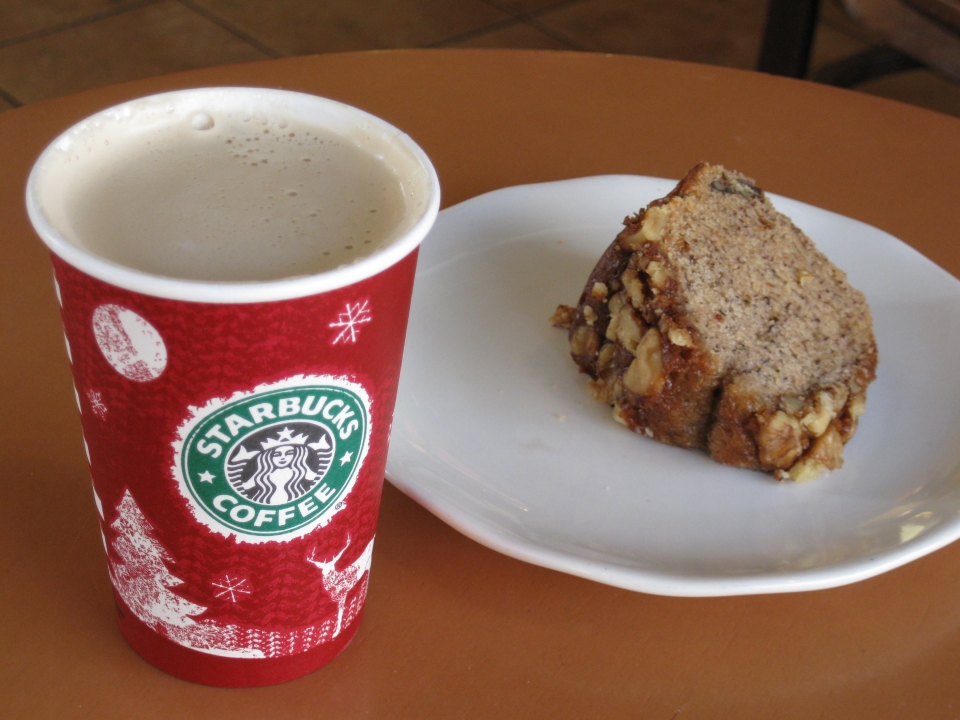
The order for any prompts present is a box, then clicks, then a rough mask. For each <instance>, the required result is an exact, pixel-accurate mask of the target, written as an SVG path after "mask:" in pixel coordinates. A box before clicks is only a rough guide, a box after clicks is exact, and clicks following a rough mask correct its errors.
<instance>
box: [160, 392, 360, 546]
mask: <svg viewBox="0 0 960 720" xmlns="http://www.w3.org/2000/svg"><path fill="white" fill-rule="evenodd" d="M369 436H370V401H369V398H368V396H367V393H366V392H365V391H364V390H363V388H362V387H360V386H359V385H357V384H356V383H352V382H349V381H347V380H345V379H343V378H335V377H326V376H324V377H302V376H301V377H296V378H289V379H287V380H283V381H281V382H279V383H273V384H271V385H266V386H261V387H258V388H257V389H256V390H254V391H253V392H250V393H238V394H237V395H235V396H234V397H232V398H230V399H229V400H227V401H223V400H214V401H211V402H210V403H208V404H207V406H206V407H204V408H200V409H198V410H197V411H196V412H195V414H194V416H193V417H192V418H191V419H190V420H188V421H187V422H186V423H185V424H184V425H183V426H182V427H181V429H180V438H179V439H178V441H177V442H176V443H175V444H174V446H175V450H176V453H175V455H176V457H175V465H174V474H175V475H176V477H177V479H178V480H179V485H180V491H181V493H182V494H183V495H184V496H185V497H186V498H187V500H188V501H189V502H190V504H191V507H192V509H193V513H194V516H195V517H196V518H197V519H198V520H199V521H200V522H202V523H204V524H205V525H207V526H208V527H210V528H211V529H213V530H215V531H217V532H219V533H221V534H230V533H233V534H236V536H237V539H238V540H241V541H244V542H269V541H278V540H290V539H292V538H295V537H300V536H301V535H305V534H306V533H308V532H310V531H311V530H313V529H314V528H316V527H317V526H320V525H326V524H327V523H328V522H329V521H330V518H332V517H333V515H335V514H336V513H337V512H338V511H339V510H341V509H342V508H343V507H344V498H345V497H346V495H347V493H348V492H349V491H350V489H351V487H353V483H354V481H355V480H356V477H357V472H358V471H359V469H360V466H361V464H362V463H363V460H364V457H365V455H366V452H367V445H368V441H369Z"/></svg>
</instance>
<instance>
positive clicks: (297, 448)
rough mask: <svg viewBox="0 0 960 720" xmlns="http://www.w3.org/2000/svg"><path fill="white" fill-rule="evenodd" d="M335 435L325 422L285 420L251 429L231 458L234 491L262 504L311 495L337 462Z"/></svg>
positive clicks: (229, 471)
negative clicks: (280, 423) (270, 425)
mask: <svg viewBox="0 0 960 720" xmlns="http://www.w3.org/2000/svg"><path fill="white" fill-rule="evenodd" d="M335 454H336V439H335V437H334V434H333V432H332V431H331V430H330V429H329V428H327V427H326V426H325V425H321V424H320V423H316V422H310V421H299V422H292V423H285V424H282V425H280V426H279V427H278V426H274V427H268V428H263V429H262V430H261V431H260V432H256V433H251V434H250V435H248V436H247V437H246V438H244V441H243V442H242V443H238V444H237V446H236V447H235V448H234V449H233V452H232V453H231V454H230V456H229V457H228V458H227V462H226V475H227V480H228V482H229V483H230V485H231V486H232V487H233V489H234V490H235V491H236V492H237V493H239V494H240V495H242V496H244V497H245V498H247V499H248V500H250V501H252V502H255V503H257V504H259V505H284V504H286V503H289V502H291V501H293V500H297V499H298V498H301V497H303V496H304V495H306V494H307V493H308V492H310V490H312V489H313V488H314V487H315V486H316V485H317V483H319V482H320V481H321V480H322V479H323V477H324V475H326V474H327V471H328V470H329V468H330V465H331V464H332V463H333V458H334V455H335Z"/></svg>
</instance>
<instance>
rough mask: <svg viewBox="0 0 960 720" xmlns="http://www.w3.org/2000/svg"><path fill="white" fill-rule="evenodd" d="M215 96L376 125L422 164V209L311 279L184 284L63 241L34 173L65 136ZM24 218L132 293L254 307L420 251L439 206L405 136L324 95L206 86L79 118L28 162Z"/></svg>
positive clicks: (71, 257) (55, 247) (70, 258)
mask: <svg viewBox="0 0 960 720" xmlns="http://www.w3.org/2000/svg"><path fill="white" fill-rule="evenodd" d="M222 93H248V94H249V93H253V94H255V95H257V96H261V97H263V96H265V97H267V98H269V99H270V101H271V102H272V103H274V104H276V103H280V104H281V106H282V107H295V108H297V109H299V110H302V111H304V112H306V111H309V110H310V109H311V108H312V109H314V110H317V111H321V110H322V111H326V112H331V111H332V112H336V113H338V114H341V115H346V116H349V117H350V118H351V119H355V120H356V122H357V123H362V124H367V125H370V126H373V127H375V128H378V129H379V130H380V131H381V132H382V133H384V135H385V136H387V137H389V138H390V139H391V140H395V141H397V142H399V143H400V144H401V145H402V146H404V147H405V148H406V149H407V151H408V152H410V153H411V154H412V155H413V156H414V157H415V158H416V160H417V161H418V162H419V164H420V165H421V166H422V168H423V170H424V171H425V173H426V177H427V187H428V191H429V197H428V198H427V202H426V203H425V206H424V210H423V211H422V213H421V215H420V216H419V218H417V220H416V221H415V222H414V224H413V225H412V226H411V227H410V229H409V230H408V231H407V232H406V233H404V235H402V236H401V237H400V238H398V239H397V240H396V241H394V242H392V243H390V244H389V245H387V246H386V247H384V248H382V249H380V250H378V251H377V252H375V253H373V254H371V255H369V256H367V257H365V258H362V259H360V260H357V261H356V262H354V263H352V264H349V265H345V266H342V267H339V268H336V269H334V270H328V271H325V272H322V273H316V274H312V275H303V276H297V277H289V278H282V279H278V280H264V281H259V280H258V281H206V280H185V279H180V278H172V277H167V276H162V275H155V274H152V273H147V272H143V271H140V270H135V269H133V268H130V267H127V266H124V265H120V264H118V263H115V262H112V261H110V260H106V259H104V258H101V257H99V256H98V255H94V254H93V253H91V252H89V251H88V250H85V249H83V248H81V247H78V246H77V245H76V244H74V243H72V242H70V241H69V240H67V239H66V238H65V237H64V235H63V234H62V233H61V232H60V231H59V230H58V229H57V228H56V227H55V226H54V224H53V223H52V222H51V221H50V219H49V218H48V216H47V214H46V213H45V212H44V209H43V207H42V204H41V202H40V200H39V197H40V195H39V189H38V186H37V184H38V182H39V180H38V177H39V169H40V168H41V167H42V165H43V164H44V162H45V161H46V160H47V159H48V158H49V157H50V156H51V155H52V154H53V153H54V152H56V148H57V146H58V144H59V143H63V142H65V141H66V142H68V141H69V140H68V139H69V138H70V137H71V135H72V134H75V133H77V132H79V131H80V130H81V129H82V128H83V127H84V126H86V125H87V124H88V123H91V122H97V121H98V120H100V119H103V118H106V117H116V116H117V114H118V113H125V112H129V111H130V110H132V109H133V108H134V106H136V105H137V104H140V103H145V102H149V103H154V102H156V103H162V102H166V101H173V100H177V99H181V98H183V97H184V96H188V97H191V98H200V97H204V96H206V97H210V96H213V95H217V94H222ZM26 204H27V214H28V215H29V217H30V221H31V222H32V223H33V227H34V229H35V230H36V232H37V234H38V235H39V236H40V239H41V240H42V241H43V242H44V244H46V246H47V247H48V248H49V249H50V251H51V252H53V253H54V254H55V255H57V256H58V257H60V258H61V259H62V260H64V261H65V262H67V263H68V264H70V265H72V266H73V267H75V268H77V269H78V270H81V271H83V272H85V273H86V274H88V275H91V276H92V277H95V278H97V279H98V280H102V281H104V282H106V283H109V284H111V285H115V286H117V287H120V288H123V289H125V290H130V291H133V292H138V293H142V294H144V295H151V296H154V297H160V298H166V299H170V300H183V301H188V302H205V303H254V302H272V301H277V300H287V299H291V298H298V297H306V296H309V295H317V294H320V293H323V292H328V291H331V290H336V289H338V288H342V287H346V286H348V285H353V284H355V283H358V282H360V281H362V280H366V279H367V278H370V277H373V276H374V275H377V274H378V273H380V272H382V271H384V270H386V269H387V268H389V267H392V266H393V265H395V264H396V263H398V262H400V261H401V260H402V259H403V258H405V257H406V256H407V255H409V254H410V253H411V252H413V251H414V250H416V249H417V247H419V245H420V243H421V242H422V241H423V239H424V238H425V237H426V236H427V233H428V232H429V231H430V228H431V227H432V226H433V223H434V221H435V220H436V217H437V213H438V212H439V209H440V181H439V179H438V177H437V173H436V170H435V169H434V167H433V164H432V163H431V162H430V159H429V158H428V157H427V155H426V153H424V151H423V150H422V149H421V148H420V146H419V145H417V144H416V143H415V142H414V141H413V139H411V138H410V137H409V136H408V135H407V134H406V133H404V132H402V131H401V130H399V129H398V128H396V127H394V126H393V125H391V124H390V123H388V122H386V121H385V120H382V119H380V118H378V117H376V116H375V115H371V114H370V113H368V112H366V111H364V110H360V109H359V108H355V107H353V106H350V105H346V104H344V103H341V102H338V101H336V100H330V99H329V98H324V97H320V96H318V95H310V94H308V93H301V92H295V91H290V90H276V89H272V88H260V87H239V86H233V87H205V88H193V89H188V90H174V91H171V92H166V93H160V94H157V95H149V96H146V97H141V98H137V99H134V100H130V101H127V102H125V103H121V104H119V105H115V106H112V107H109V108H106V109H104V110H101V111H100V112H98V113H96V114H94V115H91V116H90V117H87V118H85V119H84V120H81V121H80V122H78V123H76V124H75V125H73V126H71V127H70V128H69V129H67V130H66V131H64V132H63V133H61V134H60V135H59V136H58V137H57V138H56V139H55V140H54V141H53V142H51V143H50V144H49V145H48V146H47V148H46V149H45V150H44V151H43V152H42V153H41V154H40V156H39V157H38V158H37V161H36V162H35V163H34V166H33V168H32V170H31V171H30V176H29V178H28V179H27V187H26Z"/></svg>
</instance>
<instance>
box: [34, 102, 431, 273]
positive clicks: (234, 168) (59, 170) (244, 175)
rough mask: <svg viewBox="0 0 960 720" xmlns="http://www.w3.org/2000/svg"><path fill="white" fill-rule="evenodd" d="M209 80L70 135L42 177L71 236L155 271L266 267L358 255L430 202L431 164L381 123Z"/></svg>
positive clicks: (298, 266)
mask: <svg viewBox="0 0 960 720" xmlns="http://www.w3.org/2000/svg"><path fill="white" fill-rule="evenodd" d="M211 93H212V94H209V93H208V96H207V97H201V98H193V101H192V102H182V101H181V102H180V103H178V104H176V103H175V104H170V103H163V102H160V101H157V100H153V101H144V102H143V103H142V104H141V106H139V107H137V106H136V104H134V106H133V107H132V108H129V109H127V110H126V111H124V112H118V113H114V114H113V115H109V114H108V115H106V116H97V119H96V120H95V121H91V122H88V123H87V124H85V125H81V126H78V127H77V128H74V129H73V130H72V131H71V132H70V133H69V134H68V135H67V136H64V137H63V138H61V140H60V142H59V143H58V152H56V153H54V154H53V155H51V156H50V157H49V158H48V159H47V161H46V162H45V163H44V164H43V166H42V167H40V168H39V175H38V182H37V187H38V189H39V191H38V195H39V200H40V205H41V206H42V208H43V212H44V213H45V215H46V216H47V217H48V218H49V220H50V222H51V224H52V225H53V226H54V227H56V228H57V229H58V230H59V232H60V233H61V235H62V236H63V237H64V239H66V240H67V242H69V243H71V244H73V245H75V246H77V247H79V248H81V249H83V250H85V251H87V252H89V253H91V254H93V255H95V256H98V257H100V258H102V259H104V260H108V261H110V262H112V263H116V264H118V265H122V266H125V267H128V268H132V269H135V270H139V271H142V272H146V273H150V274H153V275H160V276H165V277H170V278H179V279H185V280H201V281H269V280H277V279H282V278H290V277H297V276H303V275H313V274H316V273H321V272H325V271H329V270H333V269H336V268H338V267H342V266H344V265H349V264H351V263H355V262H357V261H358V260H360V259H363V258H365V257H368V256H370V255H373V254H375V253H377V252H378V251H380V250H382V249H384V248H385V247H388V246H389V245H390V244H391V243H393V242H394V241H395V240H396V239H397V238H400V237H402V236H403V235H404V233H406V232H407V231H409V229H410V228H411V227H412V226H413V225H414V224H415V223H416V221H417V220H418V219H419V218H420V217H421V216H422V215H423V212H424V210H425V205H426V202H427V199H426V193H425V191H424V188H425V186H426V185H427V183H428V179H427V178H426V177H425V175H424V172H423V168H422V165H421V163H420V162H419V161H418V159H417V158H415V157H414V156H413V155H412V154H410V152H409V151H408V150H407V149H406V148H404V147H403V146H402V145H401V144H398V143H397V142H395V139H394V138H392V137H390V136H389V134H385V133H384V132H383V130H382V129H381V128H378V127H376V126H375V125H364V124H363V123H360V124H357V123H356V122H355V121H351V122H347V121H345V120H343V119H341V118H337V117H332V118H323V119H322V120H321V121H317V120H316V119H315V118H313V117H310V118H304V117H303V116H302V113H298V112H297V109H296V108H295V107H292V108H282V107H281V108H275V107H273V106H268V107H269V111H265V110H264V103H262V102H260V103H258V102H250V101H249V100H250V98H256V91H248V93H247V96H245V95H244V93H243V92H242V91H241V92H239V93H234V94H233V95H229V96H227V95H225V96H223V97H221V96H218V95H217V94H216V93H215V92H213V91H211ZM185 96H186V97H188V98H189V97H191V95H190V93H189V92H188V93H185ZM245 98H246V101H244V99H245ZM201 101H202V102H201ZM122 107H123V106H122Z"/></svg>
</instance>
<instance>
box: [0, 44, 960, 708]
mask: <svg viewBox="0 0 960 720" xmlns="http://www.w3.org/2000/svg"><path fill="white" fill-rule="evenodd" d="M226 84H231V85H261V86H270V87H283V88H289V89H294V90H302V91H306V92H311V93H316V94H319V95H325V96H327V97H332V98H335V99H338V100H342V101H344V102H347V103H350V104H352V105H356V106H359V107H361V108H363V109H365V110H368V111H370V112H372V113H374V114H376V115H379V116H381V117H383V118H385V119H386V120H388V121H389V122H391V123H393V124H395V125H397V126H398V127H400V128H401V129H403V130H405V131H406V132H407V133H409V134H410V135H411V136H412V137H413V138H414V139H415V140H416V141H417V142H418V143H419V144H420V145H421V146H422V147H423V148H424V149H425V150H426V152H427V153H428V154H429V155H430V157H431V158H432V160H433V161H434V163H435V165H436V167H437V170H438V173H439V175H440V181H441V184H442V187H443V193H444V204H445V205H446V206H449V205H451V204H454V203H457V202H460V201H462V200H465V199H467V198H470V197H472V196H475V195H477V194H479V193H483V192H486V191H488V190H493V189H496V188H500V187H505V186H509V185H516V184H520V183H530V182H540V181H548V180H557V179H561V178H570V177H579V176H586V175H599V174H609V173H631V174H638V175H653V176H660V177H680V176H681V175H682V174H683V173H684V172H685V171H686V170H688V169H689V168H690V167H691V166H693V165H694V164H695V163H696V162H697V161H699V160H709V161H711V162H716V163H722V164H724V165H726V166H727V167H731V168H736V169H738V170H741V171H743V172H745V173H747V174H748V175H751V176H752V177H755V178H757V179H758V180H759V182H760V184H761V185H762V186H763V187H764V188H765V189H766V190H768V191H770V192H774V193H779V194H781V195H786V196H789V197H793V198H796V199H798V200H802V201H804V202H807V203H810V204H813V205H818V206H820V207H823V208H826V209H829V210H832V211H835V212H839V213H842V214H844V215H849V216H851V217H854V218H857V219H858V220H862V221H865V222H867V223H870V224H873V225H876V226H878V227H880V228H882V229H884V230H886V231H888V232H890V233H892V234H894V235H896V236H897V237H899V238H901V239H902V240H904V241H905V242H907V243H909V244H911V245H912V246H914V247H915V248H917V249H918V250H919V251H921V252H922V253H924V254H925V255H927V256H928V257H930V258H931V259H932V260H934V261H935V262H937V263H938V264H940V265H941V266H943V267H944V268H946V269H947V270H948V271H950V272H952V273H953V274H954V275H960V240H958V235H960V232H958V231H960V120H958V119H956V118H953V117H948V116H944V115H939V114H936V113H932V112H929V111H926V110H921V109H918V108H914V107H910V106H906V105H901V104H897V103H893V102H890V101H887V100H882V99H879V98H875V97H871V96H868V95H861V94H857V93H853V92H849V91H845V90H838V89H835V88H830V87H824V86H818V85H814V84H811V83H807V82H801V81H795V80H787V79H783V78H774V77H770V76H765V75H760V74H756V73H748V72H742V71H737V70H730V69H724V68H719V67H707V66H700V65H691V64H684V63H676V62H669V61H661V60H652V59H646V58H637V57H624V56H609V55H589V54H577V53H553V52H531V51H499V50H496V51H484V50H478V51H473V50H428V51H391V52H369V53H350V54H343V55H328V56H316V57H302V58H292V59H285V60H271V61H266V62H258V63H253V64H246V65H236V66H230V67H220V68H209V69H204V70H198V71H193V72H189V73H182V74H178V75H170V76H165V77H159V78H152V79H148V80H141V81H137V82H133V83H127V84H124V85H117V86H113V87H109V88H103V89H99V90H95V91H90V92H86V93H82V94H79V95H74V96H71V97H66V98H60V99H57V100H52V101H48V102H44V103H39V104H36V105H30V106H27V107H24V108H21V109H18V110H13V111H10V112H6V113H3V114H0V158H2V160H0V618H2V622H0V716H2V717H4V718H31V719H33V720H40V719H41V718H56V719H57V720H65V719H66V718H95V719H97V720H107V719H112V718H131V717H135V718H141V719H144V720H145V719H147V718H164V719H166V718H203V719H204V720H215V719H216V718H231V720H240V719H241V718H258V719H262V718H267V717H271V718H272V717H277V718H328V717H329V718H354V717H356V718H360V717H363V718H426V717H456V718H491V717H516V718H541V717H542V718H551V720H557V719H559V718H586V717H596V718H663V719H665V720H666V719H668V718H687V719H692V718H704V719H710V720H716V719H717V718H737V719H738V720H743V719H745V718H774V717H775V718H812V717H825V718H826V717H830V718H844V719H846V720H852V719H854V718H870V719H871V720H876V719H877V718H899V717H910V718H925V719H926V720H929V719H932V718H956V717H960V544H957V543H955V544H953V545H950V546H948V547H946V548H944V549H942V550H940V551H938V552H935V553H934V554H932V555H929V556H927V557H925V558H923V559H921V560H918V561H916V562H913V563H911V564H909V565H906V566H904V567H902V568H900V569H898V570H895V571H893V572H890V573H887V574H885V575H881V576H879V577H876V578H873V579H871V580H867V581H864V582H860V583H857V584H855V585H849V586H846V587H842V588H837V589H833V590H824V591H818V592H808V593H797V594H780V595H760V596H749V597H725V598H703V599H684V598H669V597H658V596H653V595H644V594H639V593H631V592H627V591H624V590H619V589H615V588H612V587H607V586H604V585H599V584H596V583H592V582H589V581H586V580H581V579H579V578H575V577H572V576H568V575H564V574H561V573H557V572H553V571H550V570H545V569H543V568H539V567H535V566H532V565H527V564H524V563H522V562H518V561H516V560H512V559H510V558H507V557H505V556H503V555H499V554H497V553H495V552H493V551H491V550H488V549H486V548H484V547H482V546H480V545H478V544H476V543H474V542H472V541H471V540H468V539H467V538H466V537H464V536H462V535H460V534H458V533H457V532H456V531H454V530H452V529H451V528H449V527H448V526H446V525H444V524H443V523H442V522H441V521H440V520H438V519H436V518H435V517H433V516H432V515H430V514H429V513H428V512H427V511H425V510H424V509H422V508H421V507H420V506H418V505H416V504H415V503H414V502H413V501H411V500H410V499H408V498H407V497H405V496H404V495H402V494H401V493H400V492H398V491H397V490H395V489H394V488H392V487H391V486H389V485H388V486H387V487H386V489H385V491H384V497H383V508H382V512H381V520H380V526H379V531H378V535H377V538H378V539H377V549H376V553H375V555H374V561H373V573H372V576H371V582H370V589H369V596H368V601H367V611H366V616H365V619H364V621H363V625H362V626H361V628H360V632H359V634H358V635H357V637H356V639H355V640H354V641H353V643H352V645H351V646H350V647H348V648H347V650H346V651H345V652H344V653H343V655H341V656H340V658H338V659H337V660H336V661H335V662H334V663H332V664H331V665H329V666H328V667H326V668H324V669H323V670H321V671H319V672H317V673H314V674H313V675H310V676H308V677H306V678H303V679H300V680H297V681H294V682H291V683H287V684H284V685H279V686H274V687H268V688H260V689H254V690H221V689H215V688H208V687H202V686H199V685H193V684H190V683H187V682H182V681H179V680H175V679H174V678H172V677H169V676H167V675H165V674H163V673H162V672H160V671H158V670H155V669H154V668H153V667H151V666H150V665H148V664H147V663H145V662H144V661H142V660H141V659H140V658H139V657H138V656H137V655H136V654H135V653H134V652H133V651H132V650H131V649H130V648H129V647H128V646H127V645H126V643H125V642H124V640H123V639H122V638H121V636H120V633H119V631H118V630H117V627H116V621H115V617H114V609H113V601H112V597H111V592H110V587H109V580H108V577H107V572H106V565H105V563H104V561H103V548H102V545H101V540H100V534H99V532H98V526H97V520H96V516H95V511H94V506H93V502H92V498H91V493H90V485H89V479H88V475H87V473H88V471H87V466H86V461H85V458H84V452H83V445H82V441H81V437H80V427H79V422H78V419H77V416H76V408H75V406H74V404H73V397H72V396H73V391H72V387H71V380H70V374H69V367H68V364H67V359H66V354H65V352H64V349H63V338H62V333H61V330H60V319H59V316H58V312H57V307H56V301H55V298H54V293H53V287H52V281H51V272H50V269H49V266H48V259H47V255H46V252H45V250H44V248H43V246H42V245H41V244H40V242H39V241H38V240H37V239H36V238H35V237H34V235H33V232H32V230H31V228H30V224H29V222H28V220H27V216H26V212H25V210H24V207H23V188H24V183H25V180H26V177H27V173H28V171H29V169H30V166H31V164H32V162H33V160H34V158H35V157H36V156H37V155H38V153H39V152H40V150H41V149H42V148H43V147H44V146H45V145H46V144H47V143H48V142H49V141H50V140H51V139H52V138H53V137H54V136H55V135H56V134H57V133H59V132H60V131H61V130H63V129H64V128H66V127H67V126H69V125H70V124H72V123H74V122H76V121H77V120H79V119H80V118H82V117H84V116H85V115H88V114H90V113H92V112H94V111H95V110H98V109H100V108H102V107H105V106H107V105H111V104H114V103H117V102H120V101H122V100H125V99H128V98H132V97H135V96H139V95H145V94H148V93H152V92H159V91H163V90H168V89H174V88H181V87H190V86H201V85H226ZM918 352H922V349H918Z"/></svg>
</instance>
